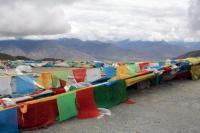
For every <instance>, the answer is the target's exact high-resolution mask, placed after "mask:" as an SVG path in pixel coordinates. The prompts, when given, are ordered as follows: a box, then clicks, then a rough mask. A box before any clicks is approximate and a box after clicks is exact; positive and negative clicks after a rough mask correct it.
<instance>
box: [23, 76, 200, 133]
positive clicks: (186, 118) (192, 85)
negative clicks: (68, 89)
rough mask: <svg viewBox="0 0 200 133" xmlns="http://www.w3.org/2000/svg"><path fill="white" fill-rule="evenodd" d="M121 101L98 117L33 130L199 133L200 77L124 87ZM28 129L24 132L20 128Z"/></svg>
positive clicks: (44, 132) (52, 132) (38, 132)
mask: <svg viewBox="0 0 200 133" xmlns="http://www.w3.org/2000/svg"><path fill="white" fill-rule="evenodd" d="M128 95H129V97H130V98H131V99H132V100H134V101H136V103H135V104H133V105H130V104H129V105H128V104H125V103H122V104H120V105H118V106H115V107H113V108H112V109H111V112H112V115H111V116H106V117H103V118H101V119H87V120H78V119H77V118H73V119H71V120H67V121H65V122H62V123H56V124H54V125H51V126H49V127H47V128H44V129H39V130H35V131H31V132H34V133H199V132H200V80H199V81H192V80H176V81H170V82H167V83H163V84H161V85H158V86H152V87H151V88H150V89H144V90H135V89H133V88H130V89H129V90H128ZM24 132H28V131H24Z"/></svg>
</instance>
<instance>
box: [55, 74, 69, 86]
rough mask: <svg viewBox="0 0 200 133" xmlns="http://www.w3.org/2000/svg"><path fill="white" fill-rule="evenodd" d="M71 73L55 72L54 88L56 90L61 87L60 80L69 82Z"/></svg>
mask: <svg viewBox="0 0 200 133" xmlns="http://www.w3.org/2000/svg"><path fill="white" fill-rule="evenodd" d="M68 77H69V72H67V71H55V72H53V76H52V86H53V87H54V88H57V87H60V80H65V81H66V80H68Z"/></svg>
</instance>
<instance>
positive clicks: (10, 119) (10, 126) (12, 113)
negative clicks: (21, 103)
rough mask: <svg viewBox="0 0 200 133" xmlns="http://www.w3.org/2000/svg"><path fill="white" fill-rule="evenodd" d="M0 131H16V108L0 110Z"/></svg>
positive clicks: (11, 132)
mask: <svg viewBox="0 0 200 133" xmlns="http://www.w3.org/2000/svg"><path fill="white" fill-rule="evenodd" d="M0 132H1V133H18V132H19V131H18V123H17V109H16V108H10V109H6V110H2V111H0Z"/></svg>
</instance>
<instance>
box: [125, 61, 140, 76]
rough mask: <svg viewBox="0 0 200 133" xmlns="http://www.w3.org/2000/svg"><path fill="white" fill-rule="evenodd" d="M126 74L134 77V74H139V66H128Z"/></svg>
mask: <svg viewBox="0 0 200 133" xmlns="http://www.w3.org/2000/svg"><path fill="white" fill-rule="evenodd" d="M127 66H128V73H129V74H130V75H134V74H136V73H137V72H139V66H138V64H136V63H134V64H128V65H127Z"/></svg>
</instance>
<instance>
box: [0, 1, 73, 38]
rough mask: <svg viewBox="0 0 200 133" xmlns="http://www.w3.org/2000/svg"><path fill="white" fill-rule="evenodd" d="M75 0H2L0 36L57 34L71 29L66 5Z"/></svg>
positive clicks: (0, 4)
mask: <svg viewBox="0 0 200 133" xmlns="http://www.w3.org/2000/svg"><path fill="white" fill-rule="evenodd" d="M72 2H73V0H14V1H13V0H6V1H5V0H0V37H24V36H29V35H57V34H64V33H67V32H69V31H70V28H71V26H70V24H69V23H68V20H66V17H65V14H64V9H63V8H64V6H67V5H69V4H71V3H72Z"/></svg>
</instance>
